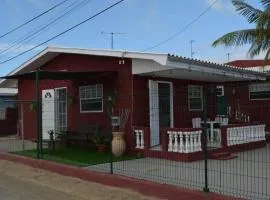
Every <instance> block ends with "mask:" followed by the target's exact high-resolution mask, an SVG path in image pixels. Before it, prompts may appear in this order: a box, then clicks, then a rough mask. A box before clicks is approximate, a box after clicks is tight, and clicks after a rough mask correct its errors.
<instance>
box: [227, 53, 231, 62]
mask: <svg viewBox="0 0 270 200" xmlns="http://www.w3.org/2000/svg"><path fill="white" fill-rule="evenodd" d="M230 55H231V54H230V53H227V59H228V62H230Z"/></svg>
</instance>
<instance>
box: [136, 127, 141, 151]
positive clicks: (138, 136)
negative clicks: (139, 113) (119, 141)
mask: <svg viewBox="0 0 270 200" xmlns="http://www.w3.org/2000/svg"><path fill="white" fill-rule="evenodd" d="M135 135H136V149H139V148H140V133H139V130H135Z"/></svg>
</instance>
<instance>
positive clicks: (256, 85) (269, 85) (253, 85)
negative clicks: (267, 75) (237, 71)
mask: <svg viewBox="0 0 270 200" xmlns="http://www.w3.org/2000/svg"><path fill="white" fill-rule="evenodd" d="M260 86H263V87H266V88H269V91H270V82H267V83H253V84H250V85H249V87H248V96H249V100H251V101H261V100H269V99H270V98H260V99H252V98H251V95H250V93H251V88H252V87H258V88H259V87H260ZM267 86H268V87H267Z"/></svg>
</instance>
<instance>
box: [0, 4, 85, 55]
mask: <svg viewBox="0 0 270 200" xmlns="http://www.w3.org/2000/svg"><path fill="white" fill-rule="evenodd" d="M89 2H90V0H84V1H81V2H79V3H78V2H76V1H75V2H73V3H72V4H70V5H69V6H68V7H67V8H66V9H65V10H67V11H65V10H63V11H61V12H62V13H63V14H61V15H59V16H58V17H56V18H55V19H53V18H51V19H49V20H48V21H49V23H47V24H46V25H43V26H39V27H38V29H37V30H36V31H34V32H33V31H31V32H28V33H27V34H26V35H25V36H23V37H21V38H19V39H18V40H16V41H15V42H14V43H13V44H12V45H11V46H9V47H7V48H5V49H3V50H2V51H0V55H1V54H3V53H5V52H7V51H8V50H10V49H12V48H13V47H15V46H17V47H16V48H13V50H16V49H19V48H20V47H21V46H22V45H23V44H25V43H27V42H29V41H31V40H32V39H33V38H34V37H36V36H37V35H38V34H39V33H41V31H44V30H45V29H48V28H50V27H51V26H50V25H53V24H55V22H56V21H58V20H59V19H62V18H63V17H65V16H66V15H69V14H70V13H71V12H72V11H74V10H76V9H78V8H79V7H82V6H84V5H86V4H87V3H89ZM76 4H77V5H76ZM69 8H70V9H69ZM68 9H69V10H68ZM64 11H65V12H64ZM51 20H52V21H51ZM49 26H50V27H49ZM24 41H26V42H24ZM18 43H20V44H18ZM2 57H3V56H2Z"/></svg>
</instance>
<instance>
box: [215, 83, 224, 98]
mask: <svg viewBox="0 0 270 200" xmlns="http://www.w3.org/2000/svg"><path fill="white" fill-rule="evenodd" d="M216 95H217V97H223V96H224V86H223V85H218V86H216Z"/></svg>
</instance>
